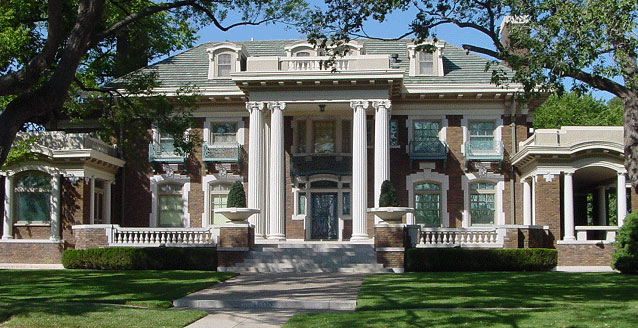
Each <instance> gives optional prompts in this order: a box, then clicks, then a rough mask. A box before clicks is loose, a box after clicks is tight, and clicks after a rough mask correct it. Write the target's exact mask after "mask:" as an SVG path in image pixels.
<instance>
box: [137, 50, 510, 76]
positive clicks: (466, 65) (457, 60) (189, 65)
mask: <svg viewBox="0 0 638 328" xmlns="http://www.w3.org/2000/svg"><path fill="white" fill-rule="evenodd" d="M297 41H301V40H269V41H237V42H233V43H235V44H241V45H243V46H244V47H245V48H246V50H247V52H248V55H249V56H251V57H260V56H285V55H286V52H285V50H284V47H285V46H286V45H289V44H292V43H294V42H297ZM357 41H358V42H362V43H363V47H364V50H365V53H366V54H370V55H372V54H387V55H390V54H395V53H396V54H399V67H400V68H402V69H404V70H405V78H404V83H405V84H421V83H432V84H476V83H478V84H489V83H490V79H491V75H492V74H491V71H487V72H486V71H485V65H486V63H487V62H488V60H487V59H485V58H483V57H480V56H478V55H475V54H472V53H470V54H467V53H466V52H465V50H463V49H461V48H459V47H457V46H454V45H452V44H449V43H446V44H445V49H444V52H443V66H444V70H445V75H444V76H409V75H408V71H409V66H410V62H409V59H408V48H407V46H408V45H410V44H412V42H413V41H412V40H410V39H403V40H396V41H381V40H370V39H363V40H361V39H360V40H357ZM218 43H221V42H208V43H204V44H201V45H199V46H197V47H194V48H191V49H188V50H186V51H184V52H182V53H179V54H177V55H174V56H172V57H169V58H167V59H164V60H162V61H160V62H157V63H155V64H153V65H150V66H149V67H147V68H145V69H153V70H155V71H156V72H157V73H158V79H159V81H160V83H161V87H180V86H185V85H194V86H197V87H222V86H233V85H234V83H233V82H232V81H231V80H225V79H211V80H209V79H208V54H207V53H206V49H207V48H210V47H213V46H215V45H216V44H218ZM505 69H506V71H508V72H511V70H509V69H507V68H505Z"/></svg>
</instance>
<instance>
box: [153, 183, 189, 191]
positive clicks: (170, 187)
mask: <svg viewBox="0 0 638 328" xmlns="http://www.w3.org/2000/svg"><path fill="white" fill-rule="evenodd" d="M182 187H183V185H182V184H181V183H163V184H161V185H160V186H159V191H160V192H162V193H175V192H181V191H182Z"/></svg>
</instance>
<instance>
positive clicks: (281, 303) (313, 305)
mask: <svg viewBox="0 0 638 328" xmlns="http://www.w3.org/2000/svg"><path fill="white" fill-rule="evenodd" d="M173 306H175V307H188V308H199V309H228V308H234V309H296V310H332V311H353V310H354V309H355V308H356V307H357V301H354V300H301V299H287V300H275V299H251V300H192V299H179V300H176V301H173Z"/></svg>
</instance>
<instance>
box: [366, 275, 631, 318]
mask: <svg viewBox="0 0 638 328" xmlns="http://www.w3.org/2000/svg"><path fill="white" fill-rule="evenodd" d="M637 286H638V276H626V275H619V274H614V273H604V274H601V273H591V274H590V273H579V274H575V273H562V272H467V273H466V272H463V273H454V272H433V273H407V274H403V275H374V276H368V277H367V278H366V279H365V281H364V283H363V286H362V287H361V290H360V291H359V302H358V309H359V310H370V309H406V308H413V309H414V308H428V307H436V308H441V307H450V308H459V307H461V308H464V307H467V308H481V307H508V308H511V307H521V308H522V307H550V306H558V305H565V304H568V303H579V302H585V301H586V302H588V303H599V302H600V303H606V302H623V301H636V300H638V296H637V295H638V288H637Z"/></svg>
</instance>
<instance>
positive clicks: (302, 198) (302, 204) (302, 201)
mask: <svg viewBox="0 0 638 328" xmlns="http://www.w3.org/2000/svg"><path fill="white" fill-rule="evenodd" d="M297 214H301V215H303V214H306V193H299V199H298V200H297Z"/></svg>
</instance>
